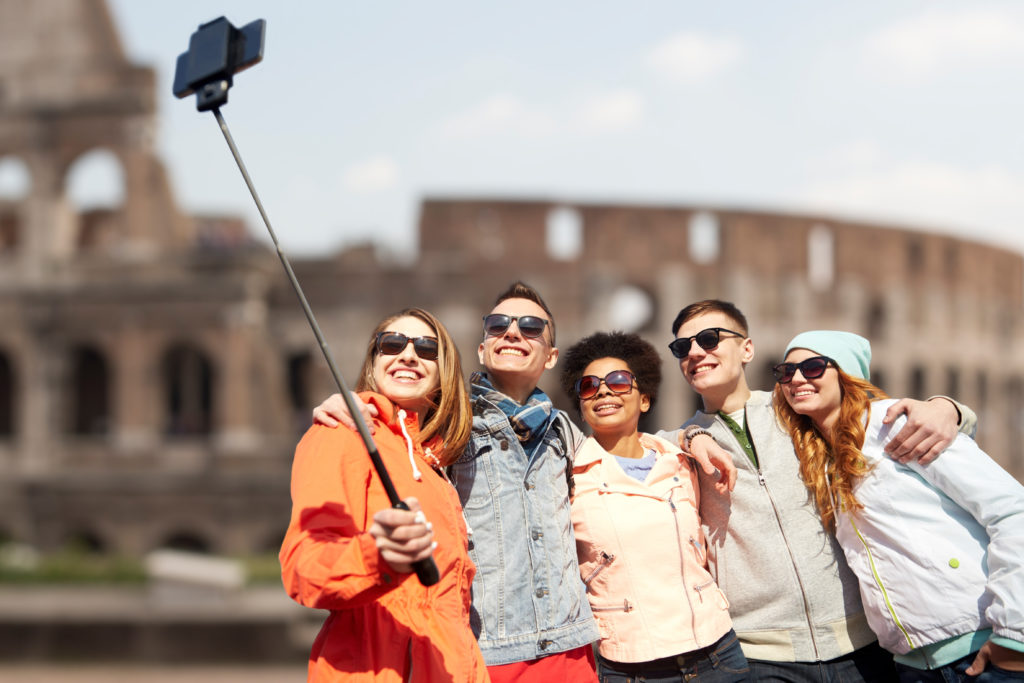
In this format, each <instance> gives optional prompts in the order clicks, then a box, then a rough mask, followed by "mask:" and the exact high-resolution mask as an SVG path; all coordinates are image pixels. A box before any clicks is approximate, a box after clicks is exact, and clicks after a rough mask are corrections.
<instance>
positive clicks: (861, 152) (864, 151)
mask: <svg viewBox="0 0 1024 683" xmlns="http://www.w3.org/2000/svg"><path fill="white" fill-rule="evenodd" d="M885 159H886V155H885V151H884V150H883V149H882V146H881V145H879V144H878V143H877V142H876V141H874V140H869V139H866V138H862V139H859V140H851V141H849V142H846V143H843V144H841V145H839V146H838V147H836V148H835V149H833V150H831V151H829V152H827V153H826V154H825V157H824V163H825V165H827V166H829V167H835V168H839V169H842V170H848V169H850V168H865V167H873V166H876V165H877V164H879V163H881V162H883V161H885Z"/></svg>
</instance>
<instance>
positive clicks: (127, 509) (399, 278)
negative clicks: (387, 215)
mask: <svg viewBox="0 0 1024 683" xmlns="http://www.w3.org/2000/svg"><path fill="white" fill-rule="evenodd" d="M39 36H43V37H45V39H44V40H40V39H38V37H39ZM154 102H155V98H154V77H153V72H152V71H151V70H150V69H149V68H146V67H142V66H138V65H135V64H132V63H129V62H128V60H127V59H126V57H125V54H124V52H123V50H122V48H121V44H120V40H119V37H118V35H117V32H116V30H115V27H114V24H113V22H112V19H111V16H110V13H109V10H108V8H107V7H106V5H105V3H104V2H102V1H101V0H69V1H65V2H62V1H59V0H47V1H42V0H38V1H33V2H27V1H26V2H20V1H17V0H3V2H0V164H3V168H4V169H5V172H7V173H8V177H17V178H22V179H23V181H22V182H21V183H20V186H19V188H20V189H19V191H18V192H15V193H13V194H12V193H6V194H5V195H4V196H3V197H0V539H4V540H8V541H17V542H19V543H23V544H27V545H29V546H31V547H33V548H35V549H37V550H39V551H43V552H46V551H53V550H57V549H60V548H62V547H65V546H67V545H68V544H75V545H78V546H82V547H86V548H89V549H91V550H92V551H95V552H98V553H109V554H117V555H127V556H135V557H141V556H143V555H145V554H146V553H149V552H151V551H153V550H156V549H160V548H177V549H184V550H190V551H198V552H203V553H210V554H216V555H228V556H243V555H253V554H261V553H263V554H271V553H274V552H276V550H277V547H278V544H279V542H280V539H281V537H282V535H283V532H284V529H285V527H286V525H287V521H288V516H289V509H290V503H289V496H288V480H289V467H290V461H291V456H292V449H293V447H294V444H295V443H296V441H297V440H298V438H299V436H300V435H301V433H302V431H303V430H304V429H305V428H306V426H307V425H308V423H309V415H310V409H311V407H312V406H313V405H314V404H316V403H317V402H319V400H320V398H321V397H323V396H325V395H327V394H328V393H330V392H331V391H333V386H332V383H331V380H330V377H329V374H328V373H327V372H326V368H325V364H324V363H323V362H322V359H321V357H320V354H319V350H318V349H317V347H316V343H315V340H314V339H313V336H312V334H311V333H310V331H309V329H308V326H307V324H306V321H305V318H304V316H303V314H302V311H301V309H300V308H299V306H298V303H297V301H296V299H295V296H294V294H293V293H292V291H291V289H290V287H289V285H288V283H287V281H286V280H285V277H284V274H283V272H282V270H281V267H280V264H279V262H278V260H277V257H276V255H275V254H274V253H273V252H272V251H271V250H270V249H268V248H267V247H266V246H265V244H264V243H263V242H262V241H261V240H259V239H255V238H254V235H257V234H259V233H261V232H262V226H245V225H243V224H242V223H241V221H240V220H239V219H237V218H233V217H230V216H196V215H190V214H189V213H188V212H187V209H186V208H183V207H179V206H178V205H177V204H176V201H175V197H174V192H173V188H172V186H171V184H170V183H169V180H168V178H167V175H166V174H165V172H164V168H163V166H162V165H161V162H160V159H159V158H157V156H156V154H155V152H154V130H155V125H154V124H155V115H156V111H155V104H154ZM211 125H213V124H212V123H211ZM209 153H211V154H221V153H223V154H227V153H228V151H227V150H226V149H224V150H210V152H209ZM95 155H102V156H103V157H104V158H105V159H107V160H110V161H112V162H113V163H114V164H115V165H116V166H117V167H118V168H119V169H120V172H121V178H122V180H123V192H122V196H121V198H120V201H119V202H118V203H116V204H114V205H110V206H104V207H100V208H95V207H83V206H79V205H76V203H75V201H73V197H72V192H71V190H72V188H71V185H72V183H73V180H74V178H75V173H76V168H77V167H78V165H79V164H82V163H83V160H86V159H88V158H90V157H94V156H95ZM8 195H10V196H8ZM250 231H252V232H250ZM419 244H420V247H419V252H418V256H417V258H416V260H415V261H414V262H413V263H396V262H394V261H392V260H389V259H387V258H383V257H381V256H380V255H379V254H378V251H377V249H376V248H375V247H374V246H372V245H365V246H361V247H355V248H349V249H346V250H344V251H341V252H339V253H336V254H325V255H324V256H323V257H322V258H318V259H302V260H295V262H294V266H295V270H296V273H297V275H298V277H299V279H300V281H301V282H302V283H303V286H304V288H305V290H306V293H307V296H308V297H309V300H310V303H311V305H312V307H313V310H314V311H315V313H316V314H317V316H318V319H319V321H320V324H321V326H322V327H323V329H324V332H325V334H326V336H327V338H328V340H329V342H330V344H331V347H332V349H333V352H334V354H335V356H336V358H337V361H338V364H339V366H340V367H341V368H342V369H343V371H345V372H346V373H347V376H348V377H349V379H350V381H351V380H354V375H355V372H356V370H357V368H358V366H359V363H360V362H361V359H362V356H363V353H364V350H365V346H366V341H367V334H368V333H369V331H370V330H371V329H372V327H373V326H374V324H375V323H376V322H377V320H379V318H380V317H382V315H384V314H385V313H388V312H391V311H394V310H397V309H399V308H401V307H404V306H408V305H419V306H423V307H426V308H428V309H430V310H431V311H433V312H435V313H437V314H438V315H439V316H440V317H441V319H443V320H444V321H445V323H446V324H447V325H448V326H449V327H450V329H451V330H452V333H453V334H454V336H455V338H456V340H457V341H458V343H459V345H460V348H461V349H462V350H463V353H464V360H465V362H466V365H467V368H468V369H472V368H475V366H476V360H475V357H474V350H475V348H476V345H477V344H478V342H479V337H480V332H479V329H480V317H481V315H482V314H483V313H484V312H485V311H486V310H487V309H488V308H489V307H490V306H491V303H492V301H493V298H494V296H495V295H496V294H497V293H498V292H499V291H500V290H502V289H503V288H504V287H505V286H506V285H508V284H509V283H510V282H511V281H513V280H516V279H522V280H525V281H527V282H529V283H530V284H532V285H534V286H535V287H537V288H538V289H539V290H540V291H541V292H542V293H543V294H544V296H545V297H546V298H547V300H548V303H549V305H550V306H551V307H552V309H553V310H554V312H555V315H556V317H557V325H558V327H557V329H558V342H559V345H560V346H562V347H566V346H568V345H570V344H571V343H572V342H574V341H575V340H576V339H578V338H580V337H581V336H583V335H585V334H587V333H589V332H592V331H594V330H598V329H610V328H616V329H625V330H630V331H637V332H640V333H641V334H643V335H644V336H645V337H646V338H648V339H649V340H650V341H652V342H653V343H655V344H656V346H657V347H658V348H660V349H662V350H663V357H664V359H665V386H664V387H663V389H662V394H661V399H660V401H659V405H658V406H657V409H656V411H655V412H654V414H653V415H651V417H650V418H649V424H650V425H651V426H658V427H671V426H674V425H678V424H679V423H681V422H682V421H683V420H684V419H685V418H687V417H688V416H689V415H690V414H692V412H693V411H694V410H695V408H696V407H697V402H696V400H695V395H694V394H693V393H692V392H691V391H690V390H689V389H688V388H687V387H686V385H685V383H684V381H683V380H682V377H681V376H680V375H679V373H678V372H676V371H675V370H674V368H675V364H674V362H673V359H672V358H671V356H670V354H669V353H668V350H667V348H666V344H667V343H668V341H670V339H671V333H670V324H671V321H672V319H673V318H674V316H675V315H676V313H677V312H678V310H679V309H680V308H681V307H683V306H685V305H686V304H688V303H691V302H693V301H695V300H698V299H702V298H710V297H715V298H722V299H727V300H730V301H733V302H735V303H736V304H737V305H738V306H739V307H740V308H741V309H742V310H743V311H744V312H745V313H746V314H747V316H748V318H749V322H750V324H751V330H752V335H753V337H754V340H755V342H756V348H757V357H756V359H755V361H754V367H753V368H752V372H751V373H749V374H750V376H751V378H752V379H753V384H754V385H755V386H756V387H758V388H769V387H770V384H771V375H770V367H771V366H772V365H773V364H774V363H776V362H778V360H779V356H780V354H781V352H782V350H783V348H784V345H785V343H786V342H787V341H788V339H789V338H790V337H791V336H792V335H793V334H794V333H795V332H797V331H800V330H803V329H807V328H811V327H824V328H838V329H847V330H851V331H855V332H859V333H861V334H863V335H865V336H867V337H868V338H870V339H871V341H872V343H873V346H874V350H875V358H876V360H875V363H874V367H873V373H874V378H875V379H876V380H877V381H878V383H879V384H881V385H882V386H883V387H884V388H885V389H886V390H887V391H889V392H890V393H892V394H893V395H898V396H904V395H906V396H914V397H925V396H928V395H930V394H936V393H945V394H950V395H953V396H956V397H958V398H959V399H960V400H962V401H964V402H966V403H967V404H969V405H971V406H972V407H973V408H974V409H975V410H976V411H977V412H978V415H979V418H980V425H981V426H980V430H979V434H978V440H979V442H980V443H981V444H982V446H983V447H984V448H986V449H987V450H988V451H989V452H990V453H992V454H993V456H994V457H995V458H996V459H997V460H999V461H1000V462H1001V463H1002V464H1003V465H1004V466H1005V467H1006V468H1007V469H1009V470H1010V471H1011V472H1012V473H1013V474H1014V475H1015V476H1017V477H1018V478H1021V477H1024V452H1022V448H1024V446H1022V443H1024V433H1022V432H1024V348H1022V340H1024V335H1022V331H1024V301H1022V297H1024V260H1022V257H1021V255H1020V254H1018V253H1014V252H1011V251H1007V250H1003V249H999V248H995V247H992V246H986V245H983V244H980V243H974V242H971V241H969V240H961V239H955V238H951V237H947V236H941V235H938V234H930V233H928V232H926V231H919V230H907V229H904V228H896V227H891V226H885V225H876V224H871V225H869V224H864V223H853V222H848V221H844V220H838V219H836V218H832V217H827V216H809V215H786V214H780V213H768V212H765V213H759V212H753V211H736V210H731V209H729V208H728V207H715V206H652V205H604V204H599V203H593V202H591V203H573V202H564V201H550V200H547V199H545V198H537V199H534V200H528V199H515V200H511V199H504V198H501V197H494V198H480V197H476V198H460V197H431V198H427V199H424V201H423V202H422V205H421V211H420V217H419ZM549 374H550V373H549ZM556 379H557V378H556V377H555V376H554V375H551V376H549V377H547V378H546V379H545V384H544V385H543V388H545V389H547V390H548V391H549V393H551V395H552V396H554V397H555V398H556V400H558V401H559V402H560V404H561V405H562V406H563V407H568V406H567V404H566V401H565V399H564V397H562V396H560V395H559V390H558V389H557V382H556Z"/></svg>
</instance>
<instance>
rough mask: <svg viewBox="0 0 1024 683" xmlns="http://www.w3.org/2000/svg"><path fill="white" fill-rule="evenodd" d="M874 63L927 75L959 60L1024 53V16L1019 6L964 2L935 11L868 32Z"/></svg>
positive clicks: (893, 71)
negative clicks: (872, 32)
mask: <svg viewBox="0 0 1024 683" xmlns="http://www.w3.org/2000/svg"><path fill="white" fill-rule="evenodd" d="M865 55H866V57H867V59H868V62H869V64H871V65H873V66H874V67H876V68H877V69H879V70H880V71H882V72H883V73H886V74H890V75H896V76H903V77H923V76H929V75H931V74H933V73H937V72H938V71H939V70H941V69H944V68H948V67H951V66H955V65H967V66H977V65H984V64H990V63H993V62H997V61H999V60H1005V59H1019V58H1021V57H1024V15H1022V13H1021V12H1020V11H1017V10H1016V9H1015V8H1014V9H1007V10H1000V9H996V8H991V7H989V8H983V7H970V6H964V8H963V9H958V10H933V11H929V12H926V13H924V14H921V15H918V16H916V17H912V18H910V19H906V20H904V21H901V22H898V23H895V24H892V25H890V26H887V27H885V28H883V29H881V30H879V31H877V32H875V33H874V34H872V35H871V36H869V37H868V39H867V41H866V44H865Z"/></svg>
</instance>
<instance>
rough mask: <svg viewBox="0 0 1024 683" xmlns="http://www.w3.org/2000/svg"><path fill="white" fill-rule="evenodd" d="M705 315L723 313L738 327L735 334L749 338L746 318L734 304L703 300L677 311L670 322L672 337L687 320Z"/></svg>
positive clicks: (716, 300) (717, 300) (718, 300)
mask: <svg viewBox="0 0 1024 683" xmlns="http://www.w3.org/2000/svg"><path fill="white" fill-rule="evenodd" d="M705 313H723V314H725V315H727V316H729V317H730V318H732V320H733V322H735V323H736V326H737V327H739V329H738V330H735V331H736V332H742V333H743V336H745V337H749V336H750V332H749V328H748V327H747V318H746V316H745V315H743V313H742V312H740V309H738V308H736V305H735V304H733V303H732V302H729V301H722V300H721V299H705V300H704V301H698V302H696V303H692V304H690V305H689V306H687V307H686V308H684V309H683V310H681V311H679V315H677V316H676V319H675V320H673V321H672V336H673V337H675V336H677V335H678V334H679V328H680V327H682V326H683V323H685V322H686V321H687V320H689V319H690V318H696V317H697V316H698V315H704V314H705Z"/></svg>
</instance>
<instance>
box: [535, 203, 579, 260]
mask: <svg viewBox="0 0 1024 683" xmlns="http://www.w3.org/2000/svg"><path fill="white" fill-rule="evenodd" d="M544 236H545V240H544V241H545V246H546V247H547V253H548V256H549V257H551V258H552V259H554V260H556V261H573V260H575V259H577V258H578V257H579V255H580V253H581V252H582V251H583V214H581V213H580V211H579V209H576V208H574V207H571V206H556V207H554V208H552V209H551V210H550V211H548V214H547V217H546V219H545V232H544Z"/></svg>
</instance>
